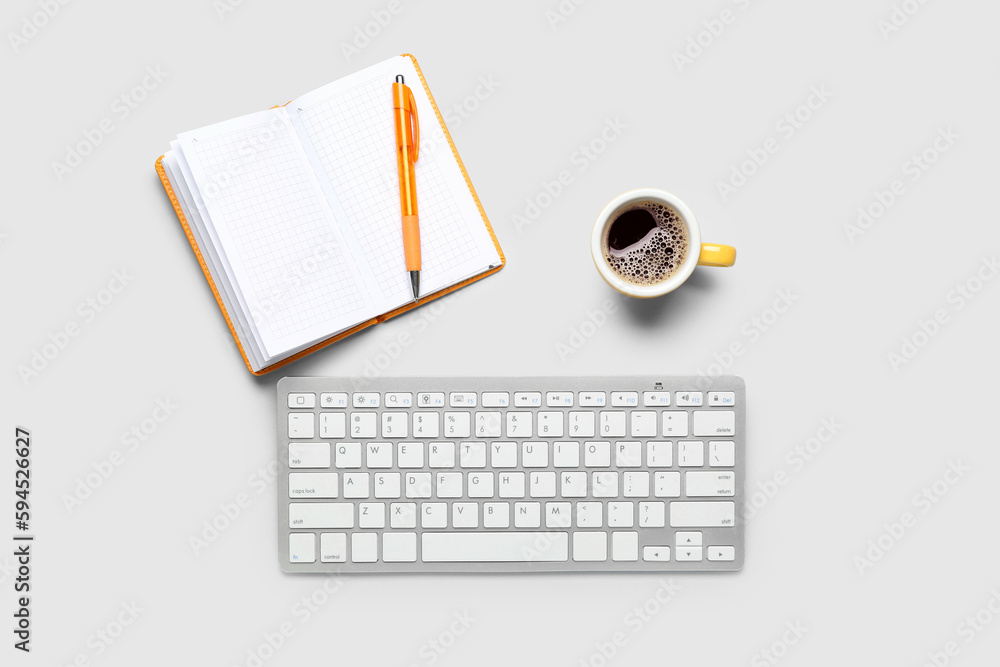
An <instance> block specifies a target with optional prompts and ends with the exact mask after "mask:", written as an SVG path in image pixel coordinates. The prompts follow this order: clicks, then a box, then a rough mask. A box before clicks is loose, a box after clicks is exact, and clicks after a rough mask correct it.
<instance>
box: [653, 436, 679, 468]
mask: <svg viewBox="0 0 1000 667" xmlns="http://www.w3.org/2000/svg"><path fill="white" fill-rule="evenodd" d="M672 449H673V447H672V446H671V444H670V443H669V442H647V443H646V467H647V468H669V467H670V466H672V465H673V458H674V457H673V455H672V454H671V452H672Z"/></svg>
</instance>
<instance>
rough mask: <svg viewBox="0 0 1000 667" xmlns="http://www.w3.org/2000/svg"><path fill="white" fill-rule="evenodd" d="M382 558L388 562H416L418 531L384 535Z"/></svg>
mask: <svg viewBox="0 0 1000 667" xmlns="http://www.w3.org/2000/svg"><path fill="white" fill-rule="evenodd" d="M382 560H383V561H385V562H386V563H414V562H416V560H417V534H416V533H385V534H383V535H382Z"/></svg>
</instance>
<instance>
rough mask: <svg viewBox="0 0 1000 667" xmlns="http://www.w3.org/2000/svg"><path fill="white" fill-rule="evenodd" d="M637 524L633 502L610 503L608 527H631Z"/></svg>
mask: <svg viewBox="0 0 1000 667" xmlns="http://www.w3.org/2000/svg"><path fill="white" fill-rule="evenodd" d="M633 525H635V516H634V507H633V505H632V503H623V502H612V503H608V528H631V527H632V526H633Z"/></svg>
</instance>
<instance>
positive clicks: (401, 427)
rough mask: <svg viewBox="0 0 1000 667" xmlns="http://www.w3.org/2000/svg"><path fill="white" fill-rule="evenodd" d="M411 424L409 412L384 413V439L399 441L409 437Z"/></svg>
mask: <svg viewBox="0 0 1000 667" xmlns="http://www.w3.org/2000/svg"><path fill="white" fill-rule="evenodd" d="M409 423H410V414H409V413H408V412H383V413H382V437H383V438H392V439H393V440H398V439H400V438H405V437H407V433H408V431H409V429H408V428H407V426H408V425H409Z"/></svg>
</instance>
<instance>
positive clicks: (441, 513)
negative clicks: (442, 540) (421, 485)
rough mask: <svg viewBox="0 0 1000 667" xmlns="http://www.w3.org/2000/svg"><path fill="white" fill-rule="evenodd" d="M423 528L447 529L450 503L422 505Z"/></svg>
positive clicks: (421, 525) (421, 524) (421, 523)
mask: <svg viewBox="0 0 1000 667" xmlns="http://www.w3.org/2000/svg"><path fill="white" fill-rule="evenodd" d="M420 527H421V528H447V527H448V503H420Z"/></svg>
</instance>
